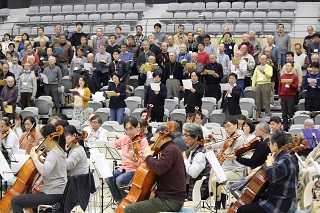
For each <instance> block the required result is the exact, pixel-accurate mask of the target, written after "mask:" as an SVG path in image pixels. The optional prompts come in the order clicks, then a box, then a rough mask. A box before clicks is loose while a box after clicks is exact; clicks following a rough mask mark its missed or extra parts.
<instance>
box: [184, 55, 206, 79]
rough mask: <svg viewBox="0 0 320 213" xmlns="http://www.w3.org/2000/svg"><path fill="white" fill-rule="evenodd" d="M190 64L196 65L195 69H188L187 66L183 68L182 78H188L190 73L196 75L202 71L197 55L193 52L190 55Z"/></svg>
mask: <svg viewBox="0 0 320 213" xmlns="http://www.w3.org/2000/svg"><path fill="white" fill-rule="evenodd" d="M191 63H193V64H195V65H196V69H193V68H192V67H188V66H187V65H186V66H184V68H183V77H184V78H190V73H191V72H192V71H195V72H196V73H197V74H200V73H201V72H202V70H203V66H202V64H201V63H199V62H198V53H196V52H193V53H192V54H191Z"/></svg>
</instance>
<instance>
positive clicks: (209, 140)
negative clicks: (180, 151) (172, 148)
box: [186, 134, 214, 155]
mask: <svg viewBox="0 0 320 213" xmlns="http://www.w3.org/2000/svg"><path fill="white" fill-rule="evenodd" d="M213 140H214V137H213V135H211V134H209V135H208V138H204V139H202V140H201V141H199V142H197V143H195V144H194V145H193V146H191V147H190V148H189V149H188V150H187V151H186V155H189V154H190V152H191V151H192V150H194V149H196V148H197V147H198V146H203V145H204V144H205V143H210V142H211V141H213Z"/></svg>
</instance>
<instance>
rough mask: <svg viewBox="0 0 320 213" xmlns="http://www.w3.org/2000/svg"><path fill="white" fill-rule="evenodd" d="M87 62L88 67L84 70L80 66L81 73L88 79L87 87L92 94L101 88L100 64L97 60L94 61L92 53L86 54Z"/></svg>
mask: <svg viewBox="0 0 320 213" xmlns="http://www.w3.org/2000/svg"><path fill="white" fill-rule="evenodd" d="M88 63H90V64H91V66H90V68H89V69H88V70H86V69H85V68H82V71H81V73H80V74H81V75H84V76H86V77H87V79H88V87H89V89H90V91H91V93H92V94H95V93H96V92H97V91H99V90H100V88H101V66H100V63H99V62H95V61H94V55H93V53H89V54H88Z"/></svg>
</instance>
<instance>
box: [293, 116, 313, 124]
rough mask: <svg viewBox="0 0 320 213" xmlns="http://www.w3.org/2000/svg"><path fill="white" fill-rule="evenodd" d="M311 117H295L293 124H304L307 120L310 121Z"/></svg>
mask: <svg viewBox="0 0 320 213" xmlns="http://www.w3.org/2000/svg"><path fill="white" fill-rule="evenodd" d="M309 118H310V116H309V115H294V116H293V123H294V124H303V123H304V121H305V120H306V119H309Z"/></svg>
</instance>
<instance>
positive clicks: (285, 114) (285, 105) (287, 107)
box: [281, 97, 295, 131]
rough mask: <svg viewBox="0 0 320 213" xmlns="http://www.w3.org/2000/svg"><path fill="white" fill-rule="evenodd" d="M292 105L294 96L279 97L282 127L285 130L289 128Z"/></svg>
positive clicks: (292, 111) (292, 112)
mask: <svg viewBox="0 0 320 213" xmlns="http://www.w3.org/2000/svg"><path fill="white" fill-rule="evenodd" d="M294 105H295V97H293V98H281V111H282V120H283V129H284V130H285V131H288V129H289V119H290V118H292V117H293V114H294Z"/></svg>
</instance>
